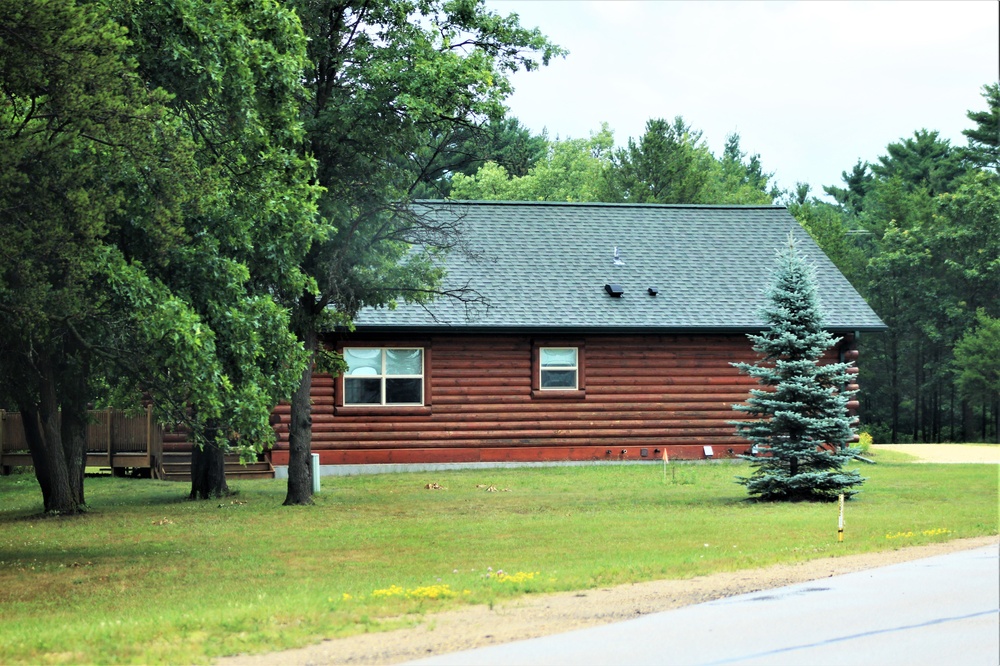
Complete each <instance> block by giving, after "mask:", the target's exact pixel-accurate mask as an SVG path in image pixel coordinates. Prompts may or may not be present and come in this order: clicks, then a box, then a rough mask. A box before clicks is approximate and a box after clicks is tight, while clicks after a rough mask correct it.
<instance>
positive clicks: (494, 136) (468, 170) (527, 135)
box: [412, 116, 549, 199]
mask: <svg viewBox="0 0 1000 666" xmlns="http://www.w3.org/2000/svg"><path fill="white" fill-rule="evenodd" d="M431 134H432V136H431V141H429V142H428V143H427V145H425V146H423V147H421V148H419V149H418V150H417V152H416V153H415V155H414V158H413V159H414V162H415V164H416V165H417V169H418V171H419V173H420V174H421V176H420V182H419V183H418V184H417V185H416V187H414V188H413V189H412V195H413V197H414V198H416V199H440V198H444V197H447V196H449V195H450V192H451V187H452V179H453V178H454V177H455V176H474V175H475V174H476V172H477V171H479V170H480V169H481V168H483V167H484V166H485V165H486V164H496V165H499V166H501V167H502V168H503V170H504V172H505V173H508V174H510V175H511V176H513V177H521V176H525V175H527V173H528V171H529V170H530V169H531V168H532V167H533V166H534V165H535V164H536V163H537V162H538V161H539V160H541V159H542V158H543V157H544V156H545V154H546V150H547V148H548V145H549V142H548V139H547V138H546V136H545V134H544V132H543V133H542V134H541V135H533V134H531V132H530V131H529V130H528V128H526V127H524V126H523V125H522V124H521V123H520V121H519V120H518V119H517V118H514V117H510V116H507V117H503V118H498V119H489V120H487V121H486V122H485V123H483V124H481V125H472V124H469V125H466V124H456V125H454V126H452V127H439V128H435V129H434V130H432V132H431ZM463 198H465V197H463Z"/></svg>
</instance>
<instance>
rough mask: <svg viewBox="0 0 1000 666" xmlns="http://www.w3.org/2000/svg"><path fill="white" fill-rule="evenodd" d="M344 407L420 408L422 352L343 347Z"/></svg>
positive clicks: (422, 400) (422, 373) (386, 348)
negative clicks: (344, 369) (395, 406)
mask: <svg viewBox="0 0 1000 666" xmlns="http://www.w3.org/2000/svg"><path fill="white" fill-rule="evenodd" d="M344 361H345V362H346V363H347V371H346V372H345V373H344V404H345V405H422V404H423V403H424V350H423V349H422V348H419V347H345V348H344Z"/></svg>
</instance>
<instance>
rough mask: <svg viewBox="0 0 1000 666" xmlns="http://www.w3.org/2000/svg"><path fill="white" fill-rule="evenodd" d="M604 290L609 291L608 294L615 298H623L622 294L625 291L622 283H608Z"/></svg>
mask: <svg viewBox="0 0 1000 666" xmlns="http://www.w3.org/2000/svg"><path fill="white" fill-rule="evenodd" d="M604 291H606V292H608V296H613V297H614V298H621V296H622V294H624V293H625V290H624V289H622V286H621V285H620V284H606V285H604Z"/></svg>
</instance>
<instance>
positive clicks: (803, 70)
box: [486, 0, 1000, 195]
mask: <svg viewBox="0 0 1000 666" xmlns="http://www.w3.org/2000/svg"><path fill="white" fill-rule="evenodd" d="M486 4H487V6H489V7H490V8H492V9H494V10H495V11H498V12H500V13H504V14H507V13H512V12H513V13H517V14H518V15H519V16H520V17H521V24H522V25H524V26H527V27H539V28H541V30H542V32H543V33H545V34H546V35H548V36H549V38H550V39H552V40H553V41H554V42H556V43H557V44H559V45H560V46H562V47H564V48H566V49H568V50H569V51H570V53H569V55H568V56H566V58H565V59H559V60H556V61H553V62H552V63H551V64H550V65H549V66H548V67H544V68H542V69H541V70H540V71H536V72H531V73H518V74H516V75H515V76H514V77H513V79H512V81H513V84H514V88H515V93H514V95H513V96H512V97H511V98H510V100H509V102H508V105H509V106H510V109H511V113H512V114H513V115H514V116H516V117H517V118H519V119H520V120H521V122H522V123H524V124H525V125H526V126H527V127H529V128H530V129H531V130H533V131H535V132H538V131H541V130H542V128H547V129H548V131H549V135H550V136H551V137H553V138H554V137H555V136H557V135H558V136H559V137H560V138H566V137H573V138H579V137H587V136H589V135H590V133H591V132H592V131H596V130H597V129H598V128H599V127H600V124H601V122H602V121H607V122H608V123H609V124H610V126H611V128H612V129H613V130H614V132H615V145H616V146H620V145H624V144H625V143H626V142H627V140H628V137H629V136H632V137H638V136H640V135H641V134H642V132H643V130H644V127H645V124H646V121H647V120H648V119H649V118H654V117H662V118H667V119H672V118H673V117H674V116H677V115H680V116H683V117H684V119H685V121H687V122H688V123H689V124H690V125H691V126H693V127H694V128H695V129H699V130H702V131H703V133H704V138H705V139H706V140H707V142H708V145H709V147H710V148H711V150H712V151H713V152H714V153H715V154H716V155H718V154H720V153H721V151H722V147H723V145H724V143H725V139H726V135H727V134H729V133H731V132H738V133H739V134H740V137H741V139H742V141H741V143H742V146H743V149H744V150H746V151H748V152H751V153H759V154H760V156H761V162H762V163H763V165H764V168H765V170H767V171H773V172H775V178H776V180H777V182H778V185H779V186H781V187H785V188H791V187H793V186H794V184H795V183H796V182H797V181H804V182H807V183H809V184H810V185H812V188H813V189H812V192H813V194H817V195H818V194H821V193H822V186H823V185H832V184H839V182H840V174H841V172H842V171H844V170H850V168H851V167H852V166H853V165H854V163H855V162H856V161H857V160H858V158H861V159H863V160H866V161H869V162H871V161H875V160H876V159H877V158H878V156H879V155H883V154H885V146H886V144H888V143H890V142H892V141H896V140H899V139H900V138H902V137H907V136H912V134H913V132H914V131H915V130H918V129H921V128H926V129H929V130H938V131H939V132H940V133H941V135H942V136H943V137H945V138H948V139H950V140H951V142H952V143H953V144H960V145H965V144H966V139H965V137H964V136H962V133H961V132H962V130H963V129H966V128H968V127H969V126H970V121H969V120H968V119H967V118H966V116H965V113H966V111H968V110H969V109H976V110H979V109H985V108H986V104H985V101H984V100H983V98H982V97H981V89H982V86H983V85H984V84H986V83H991V82H995V81H997V80H998V79H1000V71H998V69H1000V64H998V63H1000V9H998V8H1000V4H998V3H997V2H995V1H985V0H978V1H974V2H959V1H955V0H952V1H951V2H843V1H840V0H838V1H836V2H818V1H808V2H749V1H747V2H705V1H701V2H680V1H674V2H665V1H660V2H656V1H651V0H647V1H645V2H625V1H624V0H616V1H614V2H611V1H607V0H605V1H586V2H585V1H582V0H486Z"/></svg>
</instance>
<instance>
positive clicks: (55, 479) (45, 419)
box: [20, 359, 83, 514]
mask: <svg viewBox="0 0 1000 666" xmlns="http://www.w3.org/2000/svg"><path fill="white" fill-rule="evenodd" d="M38 370H39V375H40V381H39V390H38V404H37V405H31V404H30V403H29V404H21V405H20V407H21V420H22V423H23V424H24V434H25V438H26V439H27V440H28V449H29V451H31V461H32V464H33V465H34V466H35V478H37V479H38V485H39V486H40V487H41V490H42V501H43V504H44V506H45V512H46V513H50V514H74V513H80V511H82V509H83V501H82V500H83V497H82V495H83V491H82V488H83V481H82V479H81V480H80V493H79V496H77V494H76V493H74V491H73V487H72V485H71V483H70V475H69V468H68V466H67V464H66V451H65V450H64V449H63V441H62V428H61V424H60V418H59V402H58V399H57V396H56V383H55V371H54V368H53V367H52V364H51V363H49V362H48V359H42V360H41V361H40V362H39V363H38ZM39 424H40V425H41V428H40V429H39V427H38V426H39Z"/></svg>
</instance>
